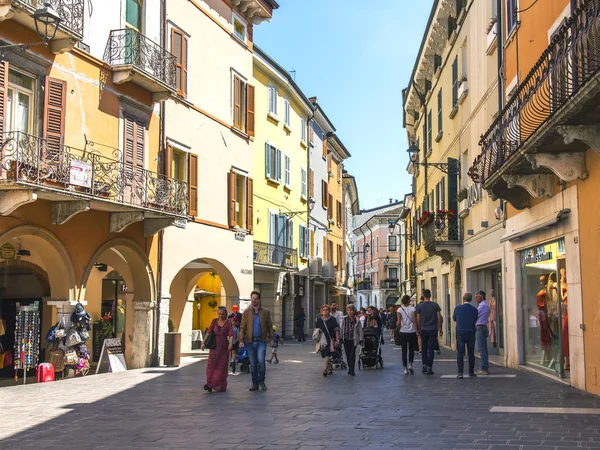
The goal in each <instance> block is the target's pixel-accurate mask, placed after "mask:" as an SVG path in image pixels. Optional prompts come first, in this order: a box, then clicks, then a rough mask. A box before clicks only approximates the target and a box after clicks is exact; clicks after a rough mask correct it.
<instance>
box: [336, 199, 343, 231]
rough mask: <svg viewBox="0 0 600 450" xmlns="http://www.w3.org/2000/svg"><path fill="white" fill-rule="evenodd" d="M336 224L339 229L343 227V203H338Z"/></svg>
mask: <svg viewBox="0 0 600 450" xmlns="http://www.w3.org/2000/svg"><path fill="white" fill-rule="evenodd" d="M335 219H336V223H337V226H338V227H340V228H341V227H342V202H340V201H337V202H336V217H335Z"/></svg>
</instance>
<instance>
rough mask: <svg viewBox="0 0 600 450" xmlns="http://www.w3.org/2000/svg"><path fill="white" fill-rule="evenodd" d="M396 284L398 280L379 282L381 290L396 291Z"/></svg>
mask: <svg viewBox="0 0 600 450" xmlns="http://www.w3.org/2000/svg"><path fill="white" fill-rule="evenodd" d="M398 284H399V282H398V280H381V289H396V288H398Z"/></svg>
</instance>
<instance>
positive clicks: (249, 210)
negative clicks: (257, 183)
mask: <svg viewBox="0 0 600 450" xmlns="http://www.w3.org/2000/svg"><path fill="white" fill-rule="evenodd" d="M253 195H254V180H252V178H246V222H247V224H246V229H247V230H248V231H250V233H252V232H253V231H254V209H253V208H254V205H253V203H254V198H253Z"/></svg>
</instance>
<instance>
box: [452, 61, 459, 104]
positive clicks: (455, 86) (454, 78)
mask: <svg viewBox="0 0 600 450" xmlns="http://www.w3.org/2000/svg"><path fill="white" fill-rule="evenodd" d="M452 108H458V56H457V57H455V58H454V62H453V63H452Z"/></svg>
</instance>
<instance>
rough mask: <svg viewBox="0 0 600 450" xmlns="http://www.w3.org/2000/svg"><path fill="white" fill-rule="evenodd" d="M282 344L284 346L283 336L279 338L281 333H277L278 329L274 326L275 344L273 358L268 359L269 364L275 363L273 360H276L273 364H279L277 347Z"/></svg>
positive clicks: (272, 349)
mask: <svg viewBox="0 0 600 450" xmlns="http://www.w3.org/2000/svg"><path fill="white" fill-rule="evenodd" d="M280 342H281V345H283V339H281V336H279V333H278V332H277V328H275V325H273V343H272V344H271V347H272V348H271V358H270V359H267V362H268V363H269V364H271V362H273V358H275V362H274V363H273V364H279V358H278V357H277V347H279V343H280Z"/></svg>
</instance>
